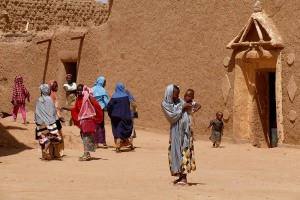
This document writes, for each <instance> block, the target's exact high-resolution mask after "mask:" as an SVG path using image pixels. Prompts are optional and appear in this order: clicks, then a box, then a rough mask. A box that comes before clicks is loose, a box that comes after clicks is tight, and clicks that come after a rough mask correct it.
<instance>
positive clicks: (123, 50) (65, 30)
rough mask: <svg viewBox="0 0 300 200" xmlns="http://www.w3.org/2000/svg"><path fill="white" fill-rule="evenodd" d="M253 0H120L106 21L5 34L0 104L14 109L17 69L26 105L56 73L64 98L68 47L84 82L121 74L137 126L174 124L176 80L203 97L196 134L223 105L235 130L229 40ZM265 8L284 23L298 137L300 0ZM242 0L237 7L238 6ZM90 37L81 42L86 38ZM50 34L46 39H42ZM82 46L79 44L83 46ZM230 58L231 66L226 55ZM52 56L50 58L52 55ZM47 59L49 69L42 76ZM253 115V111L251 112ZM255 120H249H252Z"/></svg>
mask: <svg viewBox="0 0 300 200" xmlns="http://www.w3.org/2000/svg"><path fill="white" fill-rule="evenodd" d="M254 3H255V1H246V0H239V1H217V0H214V1H208V0H207V1H201V2H200V1H191V0H186V1H177V2H176V3H174V2H173V1H160V0H153V1H146V0H139V1H138V0H131V1H126V0H114V2H113V7H112V11H111V14H110V16H109V18H108V20H107V22H106V23H103V24H102V25H100V26H90V27H86V28H76V27H75V28H74V27H70V26H59V27H55V28H53V29H49V30H48V31H46V32H45V31H44V32H40V31H39V32H37V35H36V36H34V37H33V38H32V40H31V41H29V42H24V41H18V40H17V39H16V40H14V41H13V42H12V41H11V42H10V41H5V40H4V39H2V41H3V42H1V43H0V72H1V73H0V89H1V93H2V95H3V96H4V97H7V98H1V99H0V105H1V107H0V110H1V111H6V112H11V110H12V107H11V104H10V102H9V100H10V98H11V94H12V85H13V79H14V76H15V75H16V74H22V75H23V76H24V80H25V85H26V87H27V88H28V89H29V90H30V92H31V94H32V102H31V103H29V104H28V107H27V109H30V110H32V109H33V108H34V102H35V100H36V99H37V98H38V96H39V91H38V86H39V84H40V83H42V82H43V79H45V80H46V81H48V80H50V79H56V80H58V83H59V86H60V91H59V98H60V101H61V103H62V104H63V103H64V94H63V91H62V89H61V86H62V84H63V83H64V75H65V71H64V69H63V64H62V61H61V59H60V58H59V54H60V52H62V51H73V52H78V55H79V57H80V63H79V66H78V77H77V82H78V83H84V84H87V85H88V86H92V85H93V83H94V82H95V79H96V78H97V77H98V76H105V77H106V78H107V91H108V93H109V95H110V96H111V95H112V94H113V92H114V86H115V84H116V83H117V82H123V83H124V84H125V86H126V87H127V88H128V89H130V90H131V92H132V93H133V95H134V96H135V98H136V99H137V101H138V106H139V116H140V119H138V120H136V122H135V123H136V125H137V126H142V127H147V128H152V129H159V130H168V128H169V125H168V123H167V121H166V120H165V118H164V115H163V113H162V111H161V107H160V104H161V101H162V99H163V95H164V90H165V87H166V86H167V85H168V84H170V83H174V84H178V85H180V88H181V94H180V96H181V97H183V94H184V92H185V90H186V89H188V88H193V89H194V90H195V101H197V102H199V103H201V104H202V108H201V110H200V111H199V112H198V113H197V114H195V122H196V123H195V131H194V132H195V134H196V135H197V136H198V137H199V136H204V137H207V136H208V135H209V134H210V130H207V128H206V127H207V126H208V123H209V120H211V119H213V118H214V117H215V113H216V112H217V111H219V110H220V111H223V110H228V111H229V113H230V114H231V116H230V118H229V119H228V120H227V121H226V122H225V130H224V137H229V138H233V137H234V135H233V117H232V113H233V92H234V80H235V68H234V66H235V63H234V57H235V53H234V52H233V51H232V50H226V49H225V47H226V45H227V44H228V42H230V41H231V40H232V39H233V38H234V37H235V36H236V35H237V34H238V33H239V32H240V31H241V29H242V28H243V27H244V25H245V24H246V23H247V20H248V19H249V17H250V16H251V14H252V13H253V4H254ZM262 5H263V8H264V10H265V11H266V13H267V14H268V15H269V16H270V17H271V18H272V19H273V21H274V23H275V25H276V27H277V28H278V30H279V32H280V34H281V36H282V38H283V41H284V45H285V48H284V49H283V50H282V51H281V53H282V59H283V60H282V94H283V97H282V99H283V100H282V101H283V123H284V135H285V138H284V141H283V143H287V144H300V137H299V133H298V130H299V128H300V125H299V123H297V119H296V121H295V122H294V123H291V122H290V121H289V118H288V114H289V112H290V110H295V111H296V112H297V113H300V110H299V109H300V106H299V105H300V99H299V95H298V92H296V95H295V98H294V102H293V103H291V101H290V100H289V97H288V94H287V84H288V81H289V79H290V76H291V75H294V77H295V81H296V84H297V85H298V86H299V84H300V82H299V81H300V80H299V78H300V71H299V70H300V69H299V67H298V65H299V61H298V58H299V56H300V50H299V48H298V46H299V38H300V35H299V34H300V33H299V31H298V30H299V27H300V24H299V21H298V20H297V18H296V17H295V16H298V15H299V14H300V9H299V8H300V5H299V3H298V1H296V0H294V1H287V2H286V1H283V0H278V1H271V0H269V1H262ZM235 8H238V9H235ZM84 33H86V34H85V37H84V39H83V40H82V45H80V44H81V43H80V41H81V40H80V39H73V40H71V38H72V37H77V36H82V35H83V34H84ZM47 38H51V39H52V40H51V41H52V42H51V47H50V51H49V53H48V54H49V55H48V57H47V50H48V45H49V43H48V42H45V43H41V44H37V42H38V41H42V40H44V39H47ZM80 50H81V51H80ZM289 53H293V54H294V55H295V61H294V64H293V65H292V66H288V65H287V63H286V56H287V55H288V54H289ZM227 56H229V57H230V58H231V60H230V62H229V66H228V67H227V68H225V67H224V66H223V59H224V58H225V57H227ZM47 60H48V61H47ZM45 66H47V70H46V76H45V77H43V74H44V70H45ZM226 73H227V74H228V78H229V81H230V84H231V90H230V91H229V94H228V99H227V103H226V104H224V100H223V96H222V90H221V86H222V78H223V77H224V76H225V74H226ZM245 120H246V121H247V119H245ZM249 123H250V122H249ZM241 131H242V130H241Z"/></svg>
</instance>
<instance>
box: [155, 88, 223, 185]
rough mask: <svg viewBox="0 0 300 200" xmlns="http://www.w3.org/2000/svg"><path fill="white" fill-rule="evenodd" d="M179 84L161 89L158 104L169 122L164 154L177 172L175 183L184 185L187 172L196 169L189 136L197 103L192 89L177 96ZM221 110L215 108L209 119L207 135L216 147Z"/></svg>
mask: <svg viewBox="0 0 300 200" xmlns="http://www.w3.org/2000/svg"><path fill="white" fill-rule="evenodd" d="M179 94H180V89H179V86H177V85H174V84H171V85H168V86H167V88H166V90H165V97H164V100H163V102H162V104H161V107H162V110H163V112H164V114H165V117H166V119H167V121H168V122H169V123H170V125H171V126H170V139H169V149H168V158H169V166H170V171H171V175H172V176H178V179H176V180H175V181H174V182H173V183H174V184H175V185H182V186H184V185H187V174H188V173H191V171H195V170H196V162H195V154H194V144H193V141H194V138H193V124H194V120H193V113H195V112H197V111H198V110H199V109H200V108H201V105H200V104H198V103H196V102H195V101H194V95H195V92H194V90H192V89H188V90H187V91H186V92H185V94H184V100H182V99H180V98H179ZM222 118H223V114H222V112H217V114H216V119H214V120H211V121H210V125H209V127H208V128H210V127H212V134H211V136H210V139H211V140H212V142H213V147H219V145H220V143H221V137H222V135H223V128H224V124H223V121H222Z"/></svg>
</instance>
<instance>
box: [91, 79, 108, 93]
mask: <svg viewBox="0 0 300 200" xmlns="http://www.w3.org/2000/svg"><path fill="white" fill-rule="evenodd" d="M104 82H105V78H104V77H103V76H100V77H99V78H97V80H96V82H95V84H94V87H93V90H94V97H100V96H103V95H107V93H106V90H105V88H104V87H103V84H104Z"/></svg>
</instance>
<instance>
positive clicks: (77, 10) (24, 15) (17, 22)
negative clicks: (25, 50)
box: [0, 0, 108, 32]
mask: <svg viewBox="0 0 300 200" xmlns="http://www.w3.org/2000/svg"><path fill="white" fill-rule="evenodd" d="M0 17H1V18H0V30H2V31H3V32H16V31H17V32H18V31H23V30H25V28H26V26H28V30H36V31H42V30H48V29H51V28H53V26H71V27H82V26H85V27H86V26H91V25H100V24H102V23H104V22H106V21H107V18H108V4H103V3H100V2H96V1H93V0H78V1H77V0H76V1H75V0H71V1H67V0H49V1H48V0H47V1H46V0H30V1H28V0H3V1H1V2H0ZM27 23H28V25H27Z"/></svg>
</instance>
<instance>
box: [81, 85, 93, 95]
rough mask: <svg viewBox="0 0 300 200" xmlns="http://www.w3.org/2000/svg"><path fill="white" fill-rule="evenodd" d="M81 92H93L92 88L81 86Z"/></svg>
mask: <svg viewBox="0 0 300 200" xmlns="http://www.w3.org/2000/svg"><path fill="white" fill-rule="evenodd" d="M83 91H87V92H88V93H89V94H93V93H94V90H93V88H89V87H88V86H86V85H85V86H83Z"/></svg>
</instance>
